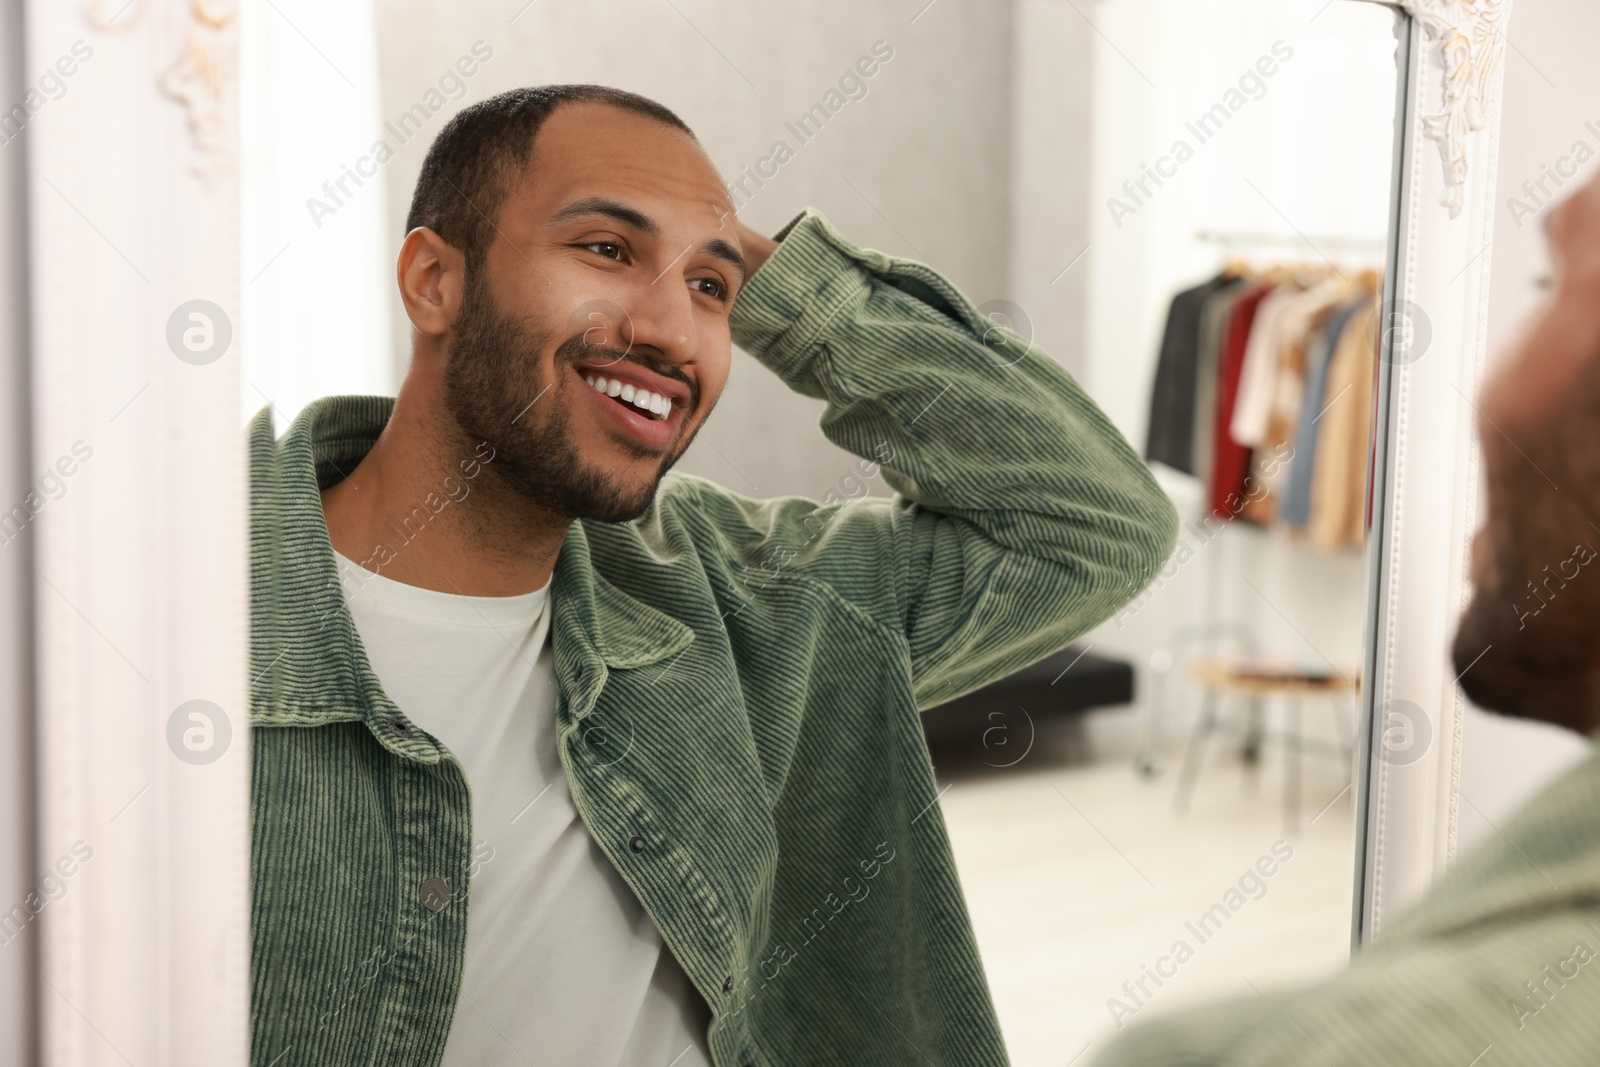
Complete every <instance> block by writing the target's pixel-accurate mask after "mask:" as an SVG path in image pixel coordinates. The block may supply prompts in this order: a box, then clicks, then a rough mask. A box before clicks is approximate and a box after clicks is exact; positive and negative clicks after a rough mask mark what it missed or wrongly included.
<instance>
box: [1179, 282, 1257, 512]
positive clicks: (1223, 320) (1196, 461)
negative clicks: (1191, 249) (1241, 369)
mask: <svg viewBox="0 0 1600 1067" xmlns="http://www.w3.org/2000/svg"><path fill="white" fill-rule="evenodd" d="M1261 289H1262V286H1261V284H1260V283H1259V282H1256V281H1253V280H1249V279H1245V280H1244V281H1243V283H1242V284H1240V285H1234V286H1229V287H1228V288H1227V289H1224V290H1222V291H1220V292H1218V293H1216V294H1214V295H1213V296H1212V297H1211V299H1209V300H1207V301H1206V302H1205V306H1204V307H1202V308H1201V310H1200V341H1199V354H1198V357H1197V360H1196V363H1197V371H1196V376H1195V393H1194V423H1193V425H1194V435H1193V438H1192V440H1193V444H1192V445H1191V449H1192V456H1193V460H1192V464H1191V467H1190V473H1191V474H1193V475H1194V476H1195V477H1196V478H1199V479H1200V480H1201V481H1202V482H1205V483H1206V485H1208V486H1209V485H1210V484H1211V455H1212V452H1213V450H1214V448H1215V444H1216V418H1217V372H1218V368H1219V367H1220V366H1221V363H1222V346H1223V333H1224V331H1225V330H1226V328H1227V325H1228V322H1229V319H1230V317H1231V316H1232V315H1233V308H1234V305H1235V304H1237V303H1238V302H1239V301H1240V300H1243V299H1245V298H1246V297H1249V296H1252V295H1254V294H1257V293H1259V292H1260V291H1261Z"/></svg>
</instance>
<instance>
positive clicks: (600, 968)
mask: <svg viewBox="0 0 1600 1067" xmlns="http://www.w3.org/2000/svg"><path fill="white" fill-rule="evenodd" d="M334 555H335V557H336V559H337V561H338V564H339V568H340V570H341V572H344V574H345V577H344V580H343V583H342V584H343V587H344V588H345V589H346V590H347V591H348V596H347V598H346V599H347V600H348V602H349V606H350V612H351V614H352V616H353V617H354V619H355V625H356V631H357V633H359V634H360V636H361V643H362V645H363V646H364V647H365V648H366V653H367V659H368V660H369V661H370V662H371V664H372V669H373V671H374V672H375V673H376V674H377V676H378V680H379V682H380V683H381V684H382V686H383V690H384V692H385V693H386V694H388V696H389V697H390V699H392V700H393V701H394V702H395V704H396V705H397V706H398V707H399V708H400V710H401V711H403V712H404V713H405V714H406V716H407V718H409V719H410V720H411V721H412V722H413V723H415V724H416V725H417V726H419V727H421V728H422V729H424V730H426V731H427V732H428V733H430V734H432V735H433V736H434V737H436V738H438V739H439V741H441V742H443V744H444V745H445V747H446V748H448V749H449V750H450V751H451V752H452V753H454V754H455V756H456V758H457V759H459V760H460V761H461V764H462V766H463V768H465V771H466V777H467V785H468V788H469V790H470V792H471V797H472V843H473V851H472V856H473V859H474V860H475V861H478V863H477V873H476V874H475V875H474V876H473V877H472V882H471V887H470V892H469V893H467V895H466V897H465V902H466V903H468V904H470V908H469V911H468V921H467V956H466V969H465V974H464V976H463V979H462V986H461V998H460V1000H459V1001H458V1002H457V1004H456V1012H455V1018H454V1022H453V1023H452V1024H451V1028H450V1037H449V1039H448V1041H447V1043H446V1045H445V1052H444V1060H443V1067H490V1065H494V1067H499V1065H502V1064H507V1065H512V1064H514V1065H521V1064H524V1063H536V1064H539V1065H540V1067H565V1065H568V1064H570V1065H573V1067H577V1065H580V1064H581V1065H584V1067H668V1065H669V1064H670V1065H671V1067H710V1063H711V1061H710V1057H709V1055H708V1053H707V1051H706V1047H705V1032H706V1025H707V1023H708V1022H709V1019H710V1016H709V1013H708V1011H707V1009H706V1005H705V1002H704V1000H703V999H702V998H701V997H700V995H699V994H698V993H697V992H695V990H694V987H693V986H692V985H691V984H690V983H689V979H688V977H687V976H686V975H685V974H684V973H683V970H682V968H681V967H680V966H679V965H678V962H677V960H676V959H675V958H674V957H673V955H672V953H671V952H670V951H669V950H667V949H666V948H665V946H664V945H663V943H662V940H661V934H660V932H659V931H658V930H657V929H656V926H655V923H654V922H652V921H651V919H650V916H649V915H648V914H647V913H646V912H645V910H644V908H643V907H642V906H640V904H639V902H638V900H637V899H636V898H635V897H634V896H633V893H632V891H631V890H630V889H629V888H628V886H627V884H626V883H625V882H623V880H622V878H621V877H620V876H619V875H618V874H617V872H616V870H615V869H614V868H613V867H612V866H611V861H610V860H608V859H607V858H606V856H605V854H604V853H603V852H601V851H600V847H599V845H597V844H596V843H595V841H594V839H593V837H592V836H590V834H589V830H588V827H586V826H585V825H584V823H583V820H582V819H581V818H580V817H579V815H578V812H577V810H576V809H575V808H574V807H573V806H572V798H571V795H570V794H569V793H568V791H567V781H566V776H565V774H564V773H563V771H562V768H561V763H560V759H559V757H558V756H557V753H556V742H555V725H556V724H555V714H556V682H555V677H556V674H555V669H554V652H553V649H552V648H551V643H550V639H549V635H550V618H551V613H550V611H549V591H550V586H549V584H548V583H546V585H545V587H544V588H543V589H540V590H537V591H535V592H532V593H525V594H522V595H520V596H507V597H473V596H458V595H456V594H454V593H441V592H437V591H435V590H432V589H423V588H421V587H419V586H413V585H406V584H404V583H402V582H397V581H394V580H393V579H390V578H384V577H382V576H381V575H377V574H374V573H372V572H371V571H367V570H364V569H362V568H361V566H360V565H359V564H357V563H354V562H352V561H351V560H349V559H347V558H346V557H344V556H343V555H340V554H339V553H337V552H335V553H334ZM485 845H487V846H489V847H488V848H485V847H484V846H485ZM491 849H492V852H491V851H490V850H491ZM451 888H452V889H453V890H456V892H457V893H458V894H459V893H462V892H463V887H460V886H457V885H454V884H452V886H451ZM462 899H463V898H462V897H460V896H458V897H457V902H461V901H462ZM452 906H454V904H452Z"/></svg>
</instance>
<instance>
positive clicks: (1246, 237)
mask: <svg viewBox="0 0 1600 1067" xmlns="http://www.w3.org/2000/svg"><path fill="white" fill-rule="evenodd" d="M1194 239H1195V240H1196V241H1203V242H1205V243H1207V244H1228V245H1231V244H1252V245H1298V244H1305V245H1310V246H1311V247H1312V248H1322V247H1328V248H1347V249H1355V250H1360V251H1368V252H1379V253H1382V252H1387V251H1388V250H1389V244H1388V242H1387V241H1380V240H1374V239H1371V238H1364V237H1315V238H1313V237H1305V236H1303V235H1301V234H1298V233H1293V234H1290V233H1245V232H1241V231H1232V232H1229V231H1220V230H1196V231H1195V234H1194Z"/></svg>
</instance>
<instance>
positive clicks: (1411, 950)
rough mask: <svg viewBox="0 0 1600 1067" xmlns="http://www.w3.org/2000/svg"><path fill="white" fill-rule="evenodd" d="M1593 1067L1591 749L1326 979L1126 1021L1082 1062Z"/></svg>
mask: <svg viewBox="0 0 1600 1067" xmlns="http://www.w3.org/2000/svg"><path fill="white" fill-rule="evenodd" d="M1466 799H1468V803H1469V804H1470V803H1471V800H1470V798H1466ZM1152 1006H1153V1005H1152ZM1596 1063H1600V756H1597V755H1595V754H1594V753H1591V754H1590V755H1589V757H1588V758H1587V759H1585V760H1583V762H1581V763H1579V764H1578V765H1577V766H1575V767H1573V768H1572V769H1570V770H1569V771H1567V772H1566V773H1565V774H1563V775H1561V776H1560V777H1559V778H1558V779H1556V780H1555V781H1554V782H1552V783H1550V784H1549V785H1548V786H1546V788H1545V789H1544V790H1543V791H1542V792H1540V794H1539V795H1538V796H1536V797H1534V798H1533V799H1532V800H1531V801H1529V802H1528V803H1527V804H1526V805H1524V806H1523V807H1522V808H1520V809H1519V810H1518V811H1517V812H1516V813H1514V814H1513V815H1512V816H1511V817H1510V818H1508V819H1505V820H1503V821H1501V822H1500V823H1498V824H1495V825H1492V826H1491V828H1490V830H1488V831H1487V832H1486V833H1485V834H1484V837H1483V839H1482V840H1481V841H1480V842H1479V843H1478V844H1477V845H1476V846H1475V847H1474V848H1472V849H1471V850H1469V851H1468V852H1466V853H1465V854H1464V855H1462V857H1461V858H1460V860H1458V861H1457V862H1456V864H1455V866H1453V867H1451V868H1450V870H1449V871H1447V872H1446V873H1445V874H1444V875H1443V876H1442V877H1441V878H1440V879H1439V881H1438V882H1436V883H1435V884H1434V885H1433V886H1432V887H1430V889H1429V890H1428V892H1427V893H1426V894H1425V895H1424V896H1423V897H1422V899H1420V900H1419V901H1417V902H1416V903H1415V904H1413V905H1412V906H1411V907H1410V908H1408V909H1407V910H1406V912H1405V913H1404V915H1402V916H1401V917H1400V918H1399V920H1398V921H1396V922H1395V923H1394V924H1393V925H1392V926H1391V928H1389V929H1388V930H1385V931H1383V932H1382V936H1380V937H1379V938H1377V939H1376V940H1375V941H1373V942H1372V943H1371V944H1369V945H1366V946H1364V947H1363V948H1362V949H1361V950H1360V951H1359V952H1357V953H1356V954H1355V956H1354V958H1353V959H1352V960H1351V962H1350V966H1349V967H1347V968H1345V969H1344V970H1343V971H1341V972H1340V973H1339V974H1338V975H1337V976H1336V977H1334V978H1332V979H1329V980H1328V981H1325V982H1319V983H1316V984H1311V985H1301V986H1297V987H1294V988H1289V989H1278V988H1275V987H1273V986H1270V985H1263V986H1262V987H1261V988H1259V989H1255V990H1245V991H1244V992H1243V993H1242V994H1241V995H1240V996H1239V997H1238V998H1236V999H1230V1000H1224V1001H1219V1002H1218V1003H1215V1004H1206V1005H1202V1006H1199V1007H1195V1008H1189V1009H1185V1010H1180V1011H1176V1012H1172V1013H1170V1014H1166V1015H1164V1016H1157V1017H1153V1018H1149V1019H1147V1020H1145V1019H1141V1020H1138V1021H1135V1022H1133V1023H1132V1024H1131V1025H1129V1026H1128V1028H1127V1030H1126V1031H1125V1032H1124V1033H1122V1034H1121V1035H1119V1036H1117V1037H1116V1038H1114V1039H1113V1040H1112V1041H1111V1043H1110V1044H1109V1045H1105V1046H1104V1047H1103V1048H1102V1049H1101V1050H1100V1051H1099V1053H1098V1054H1097V1055H1096V1056H1095V1057H1094V1058H1093V1059H1092V1064H1091V1067H1379V1065H1382V1067H1388V1065H1390V1064H1394V1065H1396V1067H1506V1065H1522V1064H1526V1065H1528V1067H1593V1065H1594V1064H1596Z"/></svg>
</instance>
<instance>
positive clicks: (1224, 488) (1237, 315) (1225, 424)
mask: <svg viewBox="0 0 1600 1067" xmlns="http://www.w3.org/2000/svg"><path fill="white" fill-rule="evenodd" d="M1273 288H1274V287H1273V286H1271V285H1262V286H1259V287H1257V288H1256V289H1254V290H1252V291H1251V292H1249V293H1246V294H1245V295H1244V296H1242V297H1240V298H1239V300H1238V302H1237V303H1235V304H1234V305H1233V310H1232V312H1230V313H1229V315H1228V321H1227V323H1226V324H1225V325H1224V326H1223V328H1222V345H1221V352H1220V353H1219V354H1218V358H1217V416H1216V420H1215V421H1214V422H1213V423H1212V426H1213V428H1214V429H1213V433H1212V446H1211V482H1210V484H1209V485H1208V486H1207V489H1208V493H1207V497H1208V499H1209V501H1210V504H1211V514H1212V515H1215V516H1216V517H1217V518H1219V519H1231V518H1233V517H1234V516H1235V515H1237V514H1239V510H1240V509H1241V508H1242V507H1244V494H1245V484H1244V481H1245V475H1247V474H1248V473H1249V472H1250V447H1249V446H1248V445H1241V444H1240V443H1239V442H1237V441H1235V440H1234V439H1233V434H1232V433H1231V432H1229V427H1231V426H1232V425H1233V405H1234V401H1235V400H1236V399H1238V396H1239V372H1240V371H1241V370H1242V369H1243V367H1244V350H1245V346H1246V345H1247V344H1248V343H1249V341H1250V326H1251V323H1253V322H1254V321H1255V317H1256V308H1257V307H1259V306H1260V305H1261V301H1262V300H1263V299H1265V297H1266V295H1267V294H1268V293H1270V292H1272V290H1273ZM1230 497H1231V498H1232V499H1229V498H1230Z"/></svg>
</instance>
